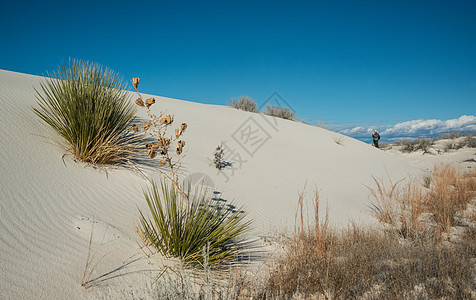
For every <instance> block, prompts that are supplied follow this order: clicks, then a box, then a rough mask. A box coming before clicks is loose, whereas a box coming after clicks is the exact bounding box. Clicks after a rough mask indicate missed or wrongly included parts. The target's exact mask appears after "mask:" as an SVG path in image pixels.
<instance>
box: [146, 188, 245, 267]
mask: <svg viewBox="0 0 476 300" xmlns="http://www.w3.org/2000/svg"><path fill="white" fill-rule="evenodd" d="M144 196H145V199H146V201H147V204H148V206H149V209H150V213H151V216H152V219H150V218H146V217H145V215H144V214H143V213H142V212H140V227H139V230H140V231H141V232H143V233H144V236H145V241H144V242H145V243H146V244H151V245H153V246H154V247H155V248H156V249H157V250H158V251H159V252H160V253H161V254H162V255H164V256H166V257H176V258H179V259H180V260H182V261H183V262H185V263H186V264H189V265H197V264H203V263H204V257H203V253H202V251H203V248H204V247H208V261H207V263H208V264H209V265H210V266H220V265H222V264H223V263H226V262H230V261H231V260H232V259H233V258H236V257H237V255H239V254H240V253H241V252H242V250H243V249H244V246H245V245H246V241H245V240H244V235H245V234H246V233H247V232H248V230H249V228H250V225H251V221H247V222H244V218H245V216H246V214H245V213H243V212H242V211H241V209H236V208H235V207H234V206H233V205H231V204H227V203H226V202H224V201H215V200H213V199H212V198H211V197H210V196H209V195H208V193H207V191H206V190H200V191H197V193H195V195H193V196H191V195H190V194H189V193H188V195H187V196H188V197H189V199H190V211H189V215H188V219H187V218H186V217H185V216H186V203H185V201H184V198H185V197H184V196H183V195H182V194H180V193H179V192H178V191H177V189H176V188H173V187H172V188H169V187H168V186H167V184H166V183H164V182H162V183H161V189H160V190H159V188H158V187H157V185H156V184H155V183H154V184H152V188H151V189H149V190H147V191H146V192H144Z"/></svg>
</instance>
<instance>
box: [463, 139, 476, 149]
mask: <svg viewBox="0 0 476 300" xmlns="http://www.w3.org/2000/svg"><path fill="white" fill-rule="evenodd" d="M465 145H466V147H468V148H476V137H475V136H467V137H466V139H465Z"/></svg>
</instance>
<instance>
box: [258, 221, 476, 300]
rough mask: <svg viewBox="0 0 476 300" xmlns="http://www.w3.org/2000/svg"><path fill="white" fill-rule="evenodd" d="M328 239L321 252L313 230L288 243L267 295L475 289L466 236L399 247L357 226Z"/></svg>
mask: <svg viewBox="0 0 476 300" xmlns="http://www.w3.org/2000/svg"><path fill="white" fill-rule="evenodd" d="M328 240H329V242H328V244H327V248H326V255H325V256H321V255H319V254H318V253H319V251H318V250H317V249H318V248H319V247H316V240H315V239H314V237H313V234H307V235H305V236H302V237H301V238H299V243H296V242H295V241H293V242H290V243H289V244H288V247H287V250H286V253H285V255H284V256H283V257H281V258H280V259H279V260H278V261H277V262H276V263H275V265H274V269H273V270H272V272H271V273H270V274H269V278H268V285H267V286H266V287H265V288H264V290H265V291H267V294H268V295H271V296H272V297H268V298H271V299H273V298H274V299H277V298H278V297H281V298H283V297H284V298H286V299H290V298H292V297H295V296H301V297H302V296H304V297H309V298H311V299H441V298H445V299H471V291H475V285H474V282H473V279H472V268H473V267H474V262H472V261H471V258H472V257H474V255H475V254H476V246H475V245H476V244H474V243H472V242H471V241H469V240H468V241H466V242H465V243H463V244H460V245H456V246H455V247H448V248H445V247H441V246H439V245H438V244H437V243H435V242H421V243H413V244H411V245H403V244H401V243H399V241H398V239H397V238H395V237H392V236H389V235H385V234H381V233H376V232H375V231H372V230H358V229H348V230H344V231H342V232H337V231H329V236H328ZM473 241H474V240H473ZM263 294H265V293H263ZM304 297H303V298H304ZM262 299H265V297H263V298H262ZM266 299H267V298H266Z"/></svg>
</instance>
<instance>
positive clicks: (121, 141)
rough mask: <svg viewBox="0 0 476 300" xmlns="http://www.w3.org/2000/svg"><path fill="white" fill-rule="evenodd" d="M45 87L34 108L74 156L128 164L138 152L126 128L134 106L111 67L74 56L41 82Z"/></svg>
mask: <svg viewBox="0 0 476 300" xmlns="http://www.w3.org/2000/svg"><path fill="white" fill-rule="evenodd" d="M41 90H42V92H39V91H37V98H38V107H35V108H33V111H34V112H35V114H36V115H38V116H39V117H40V118H41V119H42V120H43V121H44V122H45V123H46V124H48V125H49V126H50V127H51V128H52V129H53V130H54V131H55V132H56V133H57V134H58V135H59V136H60V137H61V138H62V144H63V145H64V146H65V148H66V149H67V151H68V152H70V153H71V154H72V155H73V156H74V157H75V158H76V159H78V160H80V161H83V162H87V163H92V164H115V163H124V162H126V161H128V160H129V159H130V158H131V157H132V156H133V155H134V154H135V153H136V152H137V151H138V145H139V143H140V139H139V138H138V137H137V136H136V135H134V134H133V133H131V132H130V131H129V130H128V126H129V125H130V122H131V121H132V120H133V119H134V116H135V112H136V109H135V108H134V107H133V106H132V104H131V103H130V102H129V97H128V95H127V92H126V91H125V90H124V85H123V83H122V81H121V79H120V78H119V76H118V75H117V74H116V73H114V72H113V71H111V70H109V69H103V68H102V67H101V66H99V65H97V64H93V63H89V62H83V61H76V60H70V61H69V63H68V64H63V65H61V66H60V68H59V70H58V73H53V75H52V76H50V78H49V79H47V80H46V82H44V83H41Z"/></svg>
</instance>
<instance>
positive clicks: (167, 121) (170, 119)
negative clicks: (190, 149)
mask: <svg viewBox="0 0 476 300" xmlns="http://www.w3.org/2000/svg"><path fill="white" fill-rule="evenodd" d="M173 121H174V117H172V116H171V115H167V116H166V117H165V118H162V119H160V123H162V124H165V125H170V124H172V123H173Z"/></svg>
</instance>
